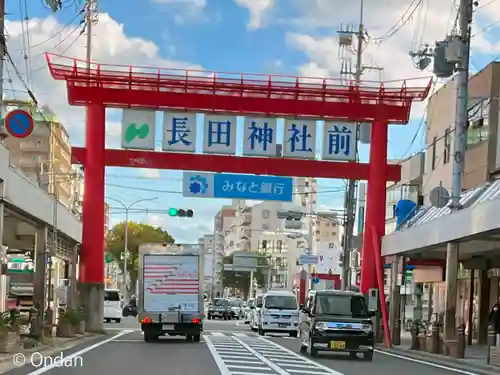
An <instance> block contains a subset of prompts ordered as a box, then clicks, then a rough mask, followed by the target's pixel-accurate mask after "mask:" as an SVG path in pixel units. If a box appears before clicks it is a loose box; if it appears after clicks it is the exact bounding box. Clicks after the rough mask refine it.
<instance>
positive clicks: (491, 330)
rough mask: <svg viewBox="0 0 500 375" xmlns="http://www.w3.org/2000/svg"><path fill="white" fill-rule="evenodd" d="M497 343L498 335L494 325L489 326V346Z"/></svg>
mask: <svg viewBox="0 0 500 375" xmlns="http://www.w3.org/2000/svg"><path fill="white" fill-rule="evenodd" d="M496 345H497V335H496V332H495V329H494V328H493V326H489V327H488V346H496Z"/></svg>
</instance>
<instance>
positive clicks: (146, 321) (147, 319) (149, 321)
mask: <svg viewBox="0 0 500 375" xmlns="http://www.w3.org/2000/svg"><path fill="white" fill-rule="evenodd" d="M141 323H143V324H149V323H151V319H149V318H148V317H145V318H144V319H142V320H141Z"/></svg>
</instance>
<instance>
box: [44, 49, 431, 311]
mask: <svg viewBox="0 0 500 375" xmlns="http://www.w3.org/2000/svg"><path fill="white" fill-rule="evenodd" d="M46 58H47V63H48V66H49V69H50V73H51V75H52V77H53V78H54V79H56V80H65V81H66V84H67V90H68V102H69V104H71V105H79V106H87V108H88V116H87V123H86V133H85V134H86V141H85V148H81V147H73V149H72V157H73V162H74V163H80V164H82V165H83V166H84V168H85V191H84V202H83V234H82V251H81V258H80V281H81V283H82V284H88V286H89V287H91V285H96V284H97V285H101V284H103V280H104V267H103V264H104V170H105V166H114V167H136V168H158V169H175V170H193V171H207V172H230V173H248V174H267V175H277V176H298V177H321V178H344V179H357V180H368V193H367V210H366V223H365V227H366V228H372V227H373V228H374V231H373V233H372V231H370V230H367V231H365V233H364V241H363V242H364V247H363V252H362V256H363V262H362V276H361V279H362V280H361V289H362V291H363V292H366V291H367V289H369V288H375V287H376V286H377V282H376V267H375V264H376V262H375V259H374V252H373V247H374V246H373V244H374V243H380V240H381V237H382V236H383V235H384V233H385V209H386V207H385V206H386V193H385V190H386V182H387V181H399V179H400V173H401V170H400V166H398V165H388V164H387V137H388V124H389V123H397V124H406V123H407V122H408V121H409V116H410V109H411V104H412V102H413V101H422V100H423V99H425V97H426V96H427V95H428V93H429V90H430V87H431V81H430V80H429V82H428V83H426V85H425V86H424V87H407V85H406V81H400V82H399V83H398V87H397V88H388V87H385V86H384V84H380V83H371V85H370V83H369V82H368V83H367V82H363V85H362V86H358V85H356V84H354V83H351V84H350V85H345V84H342V83H341V82H340V81H338V80H335V79H323V78H321V79H320V78H299V77H288V76H278V75H260V74H240V73H215V72H203V71H193V70H179V69H164V68H150V67H131V66H121V65H106V64H96V63H91V64H90V68H89V67H88V65H87V64H88V63H87V62H86V61H84V60H78V59H73V58H69V57H64V56H58V55H54V54H46ZM393 84H394V82H393ZM106 107H112V108H136V109H139V108H142V109H153V110H167V109H180V110H192V111H200V112H207V111H214V112H217V111H219V112H224V113H237V114H258V115H265V116H275V117H292V116H293V117H295V116H299V117H308V118H323V119H332V120H338V121H357V122H361V123H372V125H373V126H372V135H371V147H370V162H369V163H368V164H366V163H354V162H352V163H345V162H330V161H316V160H296V159H286V158H279V159H278V158H255V157H235V156H222V155H201V154H184V153H166V152H152V151H130V150H106V149H105V134H106V132H105V109H106ZM373 236H375V237H376V238H373ZM96 302H97V303H99V302H98V301H96Z"/></svg>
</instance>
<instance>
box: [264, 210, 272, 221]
mask: <svg viewBox="0 0 500 375" xmlns="http://www.w3.org/2000/svg"><path fill="white" fill-rule="evenodd" d="M270 214H271V213H270V212H269V210H263V211H262V217H263V218H264V219H269V216H270Z"/></svg>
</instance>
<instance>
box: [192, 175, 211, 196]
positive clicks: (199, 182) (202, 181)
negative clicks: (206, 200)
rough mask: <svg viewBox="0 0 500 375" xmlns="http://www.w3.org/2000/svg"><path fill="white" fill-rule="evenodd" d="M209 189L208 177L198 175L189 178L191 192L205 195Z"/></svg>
mask: <svg viewBox="0 0 500 375" xmlns="http://www.w3.org/2000/svg"><path fill="white" fill-rule="evenodd" d="M207 190H208V182H207V179H206V178H205V177H203V176H200V175H196V176H193V177H191V178H189V192H190V193H191V194H194V195H203V194H205V193H206V192H207Z"/></svg>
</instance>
